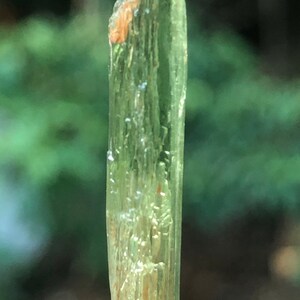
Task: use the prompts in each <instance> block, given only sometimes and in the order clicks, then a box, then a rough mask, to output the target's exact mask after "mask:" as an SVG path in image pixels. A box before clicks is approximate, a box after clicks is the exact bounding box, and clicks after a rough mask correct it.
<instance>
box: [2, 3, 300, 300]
mask: <svg viewBox="0 0 300 300" xmlns="http://www.w3.org/2000/svg"><path fill="white" fill-rule="evenodd" d="M112 5H113V2H112V1H110V0H31V1H30V0H1V1H0V300H96V299H97V300H107V299H109V288H108V275H107V258H106V256H107V252H106V234H105V176H106V170H105V169H106V149H107V123H108V122H107V121H108V80H107V77H108V61H109V47H108V41H107V24H108V18H109V15H110V13H111V11H112ZM187 6H188V14H189V80H188V97H187V107H186V110H187V113H186V147H185V177H184V195H183V198H184V205H183V208H184V216H183V245H182V277H181V281H182V284H181V299H183V300H287V299H288V300H293V299H295V300H296V299H297V300H298V299H299V295H300V35H299V32H300V19H299V9H300V2H299V1H298V0H273V1H270V0H255V1H251V0H238V1H237V0H226V1H224V0H209V1H208V0H197V1H196V0H194V1H192V0H189V1H188V2H187ZM166 300H168V299H166Z"/></svg>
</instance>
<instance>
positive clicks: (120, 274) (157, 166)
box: [107, 0, 187, 300]
mask: <svg viewBox="0 0 300 300" xmlns="http://www.w3.org/2000/svg"><path fill="white" fill-rule="evenodd" d="M109 39H110V43H111V66H110V75H109V77H110V115H109V150H108V156H107V161H108V163H107V164H108V168H107V237H108V255H109V277H110V288H111V297H112V299H113V300H117V299H122V300H123V299H124V300H137V299H140V300H156V299H161V300H173V299H179V273H180V246H181V202H182V201H181V196H182V171H183V142H184V104H185V94H186V68H187V67H186V65H187V51H186V44H187V42H186V12H185V3H184V0H124V1H117V3H116V5H115V9H114V13H113V15H112V17H111V20H110V26H109Z"/></svg>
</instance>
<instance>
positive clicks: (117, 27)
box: [109, 0, 140, 44]
mask: <svg viewBox="0 0 300 300" xmlns="http://www.w3.org/2000/svg"><path fill="white" fill-rule="evenodd" d="M139 1H140V0H127V1H125V2H123V3H122V4H121V5H120V6H119V8H118V10H117V12H116V19H115V20H114V21H113V25H112V28H110V31H109V40H110V42H111V43H112V44H115V43H118V44H121V43H124V42H125V41H126V39H127V36H128V32H129V24H130V23H131V21H132V19H133V14H134V10H135V9H137V8H138V6H139Z"/></svg>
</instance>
